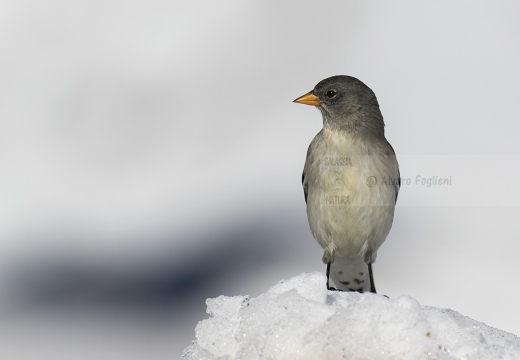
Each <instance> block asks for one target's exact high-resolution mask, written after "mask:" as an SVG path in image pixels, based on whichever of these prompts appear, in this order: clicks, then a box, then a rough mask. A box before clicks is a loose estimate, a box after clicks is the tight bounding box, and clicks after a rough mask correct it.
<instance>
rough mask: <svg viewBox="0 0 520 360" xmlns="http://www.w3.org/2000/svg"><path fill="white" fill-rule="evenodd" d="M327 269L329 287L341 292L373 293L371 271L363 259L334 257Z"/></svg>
mask: <svg viewBox="0 0 520 360" xmlns="http://www.w3.org/2000/svg"><path fill="white" fill-rule="evenodd" d="M329 269H330V272H329V274H328V276H329V279H328V281H329V282H328V284H329V287H332V288H335V289H336V290H343V291H359V292H366V291H372V292H375V286H374V284H373V277H372V274H371V273H372V269H371V267H370V266H369V265H367V264H366V263H365V261H364V259H363V257H361V256H356V257H338V256H335V258H334V262H333V263H332V264H331V265H330V268H329Z"/></svg>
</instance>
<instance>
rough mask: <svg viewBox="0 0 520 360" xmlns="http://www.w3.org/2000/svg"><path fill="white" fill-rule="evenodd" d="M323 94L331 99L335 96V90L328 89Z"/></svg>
mask: <svg viewBox="0 0 520 360" xmlns="http://www.w3.org/2000/svg"><path fill="white" fill-rule="evenodd" d="M325 95H326V96H327V97H328V98H329V99H332V98H333V97H334V96H336V90H329V91H327V92H326V93H325Z"/></svg>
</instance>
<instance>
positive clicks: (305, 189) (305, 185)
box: [302, 170, 309, 203]
mask: <svg viewBox="0 0 520 360" xmlns="http://www.w3.org/2000/svg"><path fill="white" fill-rule="evenodd" d="M302 185H303V196H305V203H307V189H308V188H309V185H308V184H307V179H306V178H305V170H303V174H302Z"/></svg>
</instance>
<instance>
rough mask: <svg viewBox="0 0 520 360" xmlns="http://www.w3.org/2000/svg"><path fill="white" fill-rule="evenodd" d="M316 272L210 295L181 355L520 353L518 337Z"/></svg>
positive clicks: (483, 356)
mask: <svg viewBox="0 0 520 360" xmlns="http://www.w3.org/2000/svg"><path fill="white" fill-rule="evenodd" d="M324 284H325V277H324V275H323V274H321V273H312V274H301V275H299V276H296V277H294V278H291V279H289V280H283V281H281V282H279V283H278V284H276V285H275V286H273V287H272V288H271V289H270V290H269V291H268V292H267V293H265V294H262V295H260V296H258V297H256V298H253V299H249V298H248V297H247V296H234V297H229V296H219V297H218V298H215V299H208V300H207V302H206V303H207V306H208V309H207V312H208V313H209V314H210V318H209V319H206V320H203V321H201V322H199V324H198V325H197V327H196V329H195V332H196V341H194V342H193V344H192V345H190V346H188V347H187V348H186V349H185V351H184V354H183V359H520V339H519V338H518V337H516V336H515V335H513V334H509V333H506V332H504V331H500V330H497V329H494V328H491V327H489V326H487V325H485V324H483V323H480V322H478V321H475V320H472V319H470V318H468V317H466V316H462V315H460V314H459V313H457V312H455V311H453V310H449V309H438V308H434V307H426V306H421V305H420V304H419V303H418V302H417V301H416V300H415V299H413V298H411V297H409V296H400V297H398V298H396V299H388V298H386V297H384V296H382V295H375V294H371V293H364V294H359V293H346V292H335V291H327V290H326V289H325V286H324Z"/></svg>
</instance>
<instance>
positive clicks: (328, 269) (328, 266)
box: [327, 262, 339, 291]
mask: <svg viewBox="0 0 520 360" xmlns="http://www.w3.org/2000/svg"><path fill="white" fill-rule="evenodd" d="M329 275H330V262H328V263H327V290H332V291H339V290H338V289H336V288H333V287H331V286H329Z"/></svg>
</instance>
